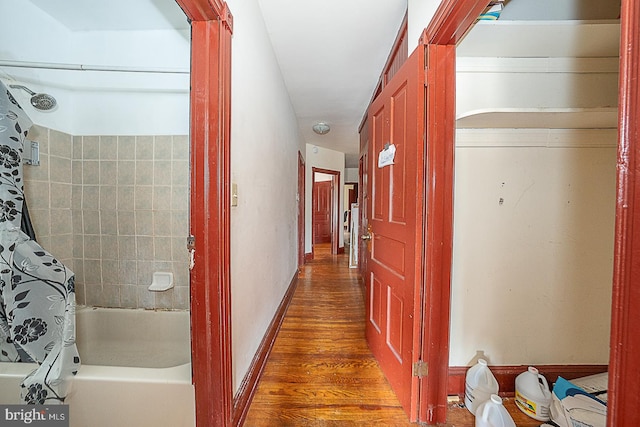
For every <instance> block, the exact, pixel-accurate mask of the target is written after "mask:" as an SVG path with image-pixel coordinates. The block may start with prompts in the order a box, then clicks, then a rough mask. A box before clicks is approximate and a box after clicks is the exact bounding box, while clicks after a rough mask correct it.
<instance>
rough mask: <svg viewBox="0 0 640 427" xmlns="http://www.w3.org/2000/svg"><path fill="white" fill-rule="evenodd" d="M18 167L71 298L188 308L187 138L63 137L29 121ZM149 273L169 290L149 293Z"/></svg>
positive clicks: (37, 227)
mask: <svg viewBox="0 0 640 427" xmlns="http://www.w3.org/2000/svg"><path fill="white" fill-rule="evenodd" d="M29 137H30V138H31V139H32V140H35V141H38V142H40V156H41V165H40V166H25V191H26V194H27V202H28V206H29V208H30V210H31V217H32V221H33V223H34V228H35V230H36V234H37V238H38V241H39V242H41V244H42V245H43V247H45V248H46V249H48V250H49V251H50V252H52V253H53V255H54V256H56V257H58V258H59V259H60V260H61V261H62V262H64V263H65V264H66V265H67V266H69V267H70V268H71V269H72V270H73V271H74V272H75V274H76V291H77V300H78V303H79V304H87V305H91V306H104V307H127V308H147V309H153V308H161V309H187V308H188V306H189V275H188V259H187V252H186V246H185V245H186V236H187V234H188V213H189V211H188V206H189V187H188V185H189V141H188V137H186V136H136V137H134V136H71V135H69V134H65V133H62V132H58V131H55V130H50V129H46V128H43V127H40V126H34V127H33V128H32V129H31V132H30V135H29ZM154 271H170V272H172V273H173V274H174V283H175V287H174V288H173V289H170V290H168V291H166V292H149V291H148V290H147V288H148V286H149V285H150V284H151V277H152V274H153V272H154Z"/></svg>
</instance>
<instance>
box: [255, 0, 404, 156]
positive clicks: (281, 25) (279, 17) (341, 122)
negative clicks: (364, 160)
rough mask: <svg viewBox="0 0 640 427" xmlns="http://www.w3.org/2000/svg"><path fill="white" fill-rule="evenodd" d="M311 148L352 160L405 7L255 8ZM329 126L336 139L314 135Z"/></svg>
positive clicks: (292, 2) (362, 2)
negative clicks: (322, 126) (314, 128)
mask: <svg viewBox="0 0 640 427" xmlns="http://www.w3.org/2000/svg"><path fill="white" fill-rule="evenodd" d="M258 1H259V3H260V6H261V7H262V11H263V16H264V20H265V23H266V25H267V29H268V31H269V34H270V36H271V41H272V44H273V47H274V50H275V53H276V56H277V57H278V61H279V63H280V68H281V70H282V74H283V77H284V81H285V83H286V85H287V87H288V89H289V95H290V97H291V101H292V103H293V106H294V109H295V111H296V114H297V116H298V123H299V125H300V129H301V131H302V134H303V135H304V137H305V139H306V141H307V143H309V144H313V145H318V146H321V147H325V148H331V149H334V150H337V151H342V152H344V153H347V154H350V155H349V156H348V158H347V162H348V166H350V167H357V165H358V162H357V158H358V155H357V153H358V149H359V148H358V146H359V136H358V126H359V125H360V122H361V120H362V118H363V115H364V113H365V111H366V108H367V105H368V103H369V101H370V99H371V96H372V95H373V90H374V87H375V85H376V83H377V82H378V78H379V76H380V73H381V71H382V67H383V66H384V63H385V61H386V59H387V56H388V54H389V51H390V49H391V45H392V44H393V42H394V40H395V37H396V34H397V33H398V30H399V28H400V24H401V22H402V18H403V16H404V13H405V10H406V7H407V0H384V1H375V2H374V1H371V0H305V1H300V0H258ZM318 121H324V122H327V123H328V124H329V125H330V126H331V131H330V132H329V133H328V134H326V135H317V134H315V133H314V132H313V131H312V130H311V127H312V126H313V124H314V123H316V122H318Z"/></svg>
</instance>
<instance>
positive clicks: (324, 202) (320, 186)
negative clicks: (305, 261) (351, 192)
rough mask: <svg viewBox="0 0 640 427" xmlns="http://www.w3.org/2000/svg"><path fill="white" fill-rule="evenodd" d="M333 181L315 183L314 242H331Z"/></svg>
mask: <svg viewBox="0 0 640 427" xmlns="http://www.w3.org/2000/svg"><path fill="white" fill-rule="evenodd" d="M331 190H332V185H331V181H322V182H314V184H313V191H314V193H313V243H331V200H332V199H331V197H332V193H331Z"/></svg>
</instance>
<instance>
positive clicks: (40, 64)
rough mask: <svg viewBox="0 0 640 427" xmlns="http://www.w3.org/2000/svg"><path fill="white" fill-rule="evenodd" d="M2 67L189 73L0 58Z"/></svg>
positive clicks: (167, 69)
mask: <svg viewBox="0 0 640 427" xmlns="http://www.w3.org/2000/svg"><path fill="white" fill-rule="evenodd" d="M0 66H1V67H15V68H43V69H51V70H70V71H113V72H119V73H159V74H189V70H184V69H178V68H145V67H123V66H117V65H114V66H111V65H85V64H60V63H55V62H30V61H10V60H0Z"/></svg>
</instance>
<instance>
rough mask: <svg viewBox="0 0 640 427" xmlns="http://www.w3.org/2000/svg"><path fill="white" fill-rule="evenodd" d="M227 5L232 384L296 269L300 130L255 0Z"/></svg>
mask: <svg viewBox="0 0 640 427" xmlns="http://www.w3.org/2000/svg"><path fill="white" fill-rule="evenodd" d="M227 3H228V4H229V7H230V10H231V11H232V13H233V17H234V29H233V39H232V43H233V45H232V50H233V54H232V77H231V82H232V88H231V93H232V97H231V106H232V107H231V108H232V110H231V141H232V142H231V147H232V148H231V179H232V182H234V183H235V184H237V188H238V206H236V207H233V208H232V209H231V302H232V308H231V316H232V324H233V327H232V334H233V335H232V345H233V354H232V357H233V377H234V390H237V389H238V386H239V385H240V383H241V381H242V379H243V377H244V375H245V373H246V372H247V369H248V367H249V365H250V363H251V361H252V359H253V357H254V355H255V353H256V350H257V348H258V346H259V344H260V342H261V341H262V338H263V336H264V334H265V331H266V329H267V327H268V326H269V323H270V322H271V320H272V318H273V315H274V313H275V311H276V309H277V307H278V305H279V304H280V301H281V300H282V298H283V296H284V294H285V292H286V290H287V288H288V286H289V283H290V282H291V279H292V278H293V276H294V274H295V272H296V271H297V202H296V193H297V179H296V177H297V168H298V149H299V147H300V140H301V136H300V135H299V133H298V125H297V121H296V118H295V115H294V112H293V107H292V105H291V102H290V100H289V96H288V93H287V90H286V87H285V85H284V82H283V80H282V75H281V73H280V68H279V66H278V63H277V61H276V59H275V56H274V53H273V49H272V47H271V44H270V41H269V35H268V34H267V31H266V28H265V25H264V21H263V19H262V15H261V11H260V7H259V5H258V2H257V1H256V0H229V1H228V2H227ZM258 70H259V72H256V71H258ZM307 170H310V166H309V165H307Z"/></svg>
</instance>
